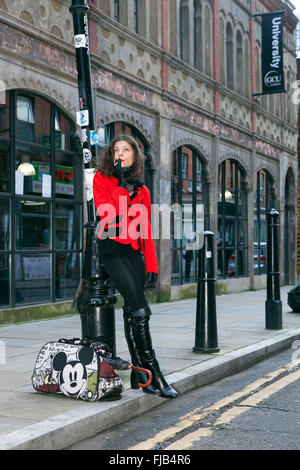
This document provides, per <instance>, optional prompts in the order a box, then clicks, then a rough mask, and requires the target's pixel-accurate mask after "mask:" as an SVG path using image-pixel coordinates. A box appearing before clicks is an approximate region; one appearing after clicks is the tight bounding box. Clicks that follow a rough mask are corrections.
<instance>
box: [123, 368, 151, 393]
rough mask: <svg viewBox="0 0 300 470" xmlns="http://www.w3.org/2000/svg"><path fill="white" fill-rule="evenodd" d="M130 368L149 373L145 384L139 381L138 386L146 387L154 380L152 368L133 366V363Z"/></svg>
mask: <svg viewBox="0 0 300 470" xmlns="http://www.w3.org/2000/svg"><path fill="white" fill-rule="evenodd" d="M129 368H130V369H134V370H139V371H141V372H145V374H146V375H148V377H149V378H148V381H147V382H146V383H145V384H141V383H138V386H139V387H141V388H145V387H148V385H150V384H151V382H152V373H151V372H150V370H148V369H143V367H137V366H133V365H132V364H131V365H130V366H129Z"/></svg>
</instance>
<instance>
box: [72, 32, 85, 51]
mask: <svg viewBox="0 0 300 470" xmlns="http://www.w3.org/2000/svg"><path fill="white" fill-rule="evenodd" d="M74 44H75V48H76V49H77V48H78V47H86V36H85V34H77V35H76V36H74Z"/></svg>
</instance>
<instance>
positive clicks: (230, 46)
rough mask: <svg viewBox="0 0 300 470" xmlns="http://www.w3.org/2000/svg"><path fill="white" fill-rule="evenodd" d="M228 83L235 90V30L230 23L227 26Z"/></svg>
mask: <svg viewBox="0 0 300 470" xmlns="http://www.w3.org/2000/svg"><path fill="white" fill-rule="evenodd" d="M226 85H227V86H228V87H229V88H231V89H232V90H233V88H234V80H233V32H232V27H231V24H230V23H227V26H226Z"/></svg>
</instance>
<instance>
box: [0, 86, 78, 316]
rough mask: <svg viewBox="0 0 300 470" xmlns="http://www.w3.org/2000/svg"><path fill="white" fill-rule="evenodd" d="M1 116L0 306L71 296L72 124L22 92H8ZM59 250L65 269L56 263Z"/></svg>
mask: <svg viewBox="0 0 300 470" xmlns="http://www.w3.org/2000/svg"><path fill="white" fill-rule="evenodd" d="M7 116H9V121H10V124H11V129H10V125H8V121H7ZM0 117H1V125H2V126H3V127H4V129H5V133H2V134H0V155H2V156H3V160H2V161H3V164H2V165H1V168H0V291H1V294H0V306H12V307H14V306H16V305H24V304H25V305H26V304H33V303H40V302H53V301H55V300H56V299H62V298H69V299H70V298H73V296H74V294H75V291H76V288H77V286H78V283H79V280H80V269H81V258H82V242H81V238H82V232H83V231H82V230H81V224H82V217H81V213H82V196H81V188H82V171H81V158H79V157H80V154H79V153H78V147H77V146H76V138H75V137H76V134H75V129H76V128H75V125H74V123H73V122H72V121H71V120H70V119H69V118H68V117H67V116H66V115H65V114H64V113H63V112H62V111H61V110H60V109H59V108H58V107H57V106H56V105H54V104H53V103H51V102H50V101H47V100H46V99H44V98H42V97H41V96H39V95H35V94H29V93H28V92H25V91H24V92H22V91H11V92H9V93H8V94H7V99H6V105H3V106H0ZM11 130H12V132H11ZM6 161H8V162H9V163H8V165H7V166H6V165H5V164H4V163H5V162H6ZM74 174H76V181H75V180H74ZM62 219H63V220H65V219H67V222H64V223H63V222H62V221H61V220H62ZM61 226H63V227H64V229H65V231H62V230H61ZM59 241H62V244H61V245H59V243H58V242H59ZM62 250H63V251H64V253H65V254H66V257H65V263H66V264H65V271H64V273H65V274H60V272H59V270H57V267H56V260H57V257H58V256H59V255H60V254H61V251H62ZM74 267H75V268H74ZM66 273H67V274H66ZM62 276H64V277H63V279H64V281H63V282H60V280H61V277H62ZM4 287H5V290H4Z"/></svg>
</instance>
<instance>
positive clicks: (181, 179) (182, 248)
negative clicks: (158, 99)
mask: <svg viewBox="0 0 300 470" xmlns="http://www.w3.org/2000/svg"><path fill="white" fill-rule="evenodd" d="M171 195H172V196H171V204H172V211H171V214H170V218H171V220H170V222H171V231H170V235H171V240H170V249H171V256H170V263H171V266H170V268H171V281H172V284H183V283H190V282H196V275H197V252H198V246H197V242H196V241H197V237H195V234H199V233H203V231H204V227H205V228H206V229H208V227H209V225H208V224H209V221H208V214H209V207H208V206H209V204H208V200H207V196H208V191H207V184H206V179H205V176H204V165H203V162H202V159H201V156H200V155H199V154H198V153H197V152H196V151H195V150H194V149H192V148H190V147H188V146H183V147H179V148H178V149H177V150H176V151H175V152H174V153H173V155H172V182H171ZM205 201H206V202H205ZM204 202H205V204H204Z"/></svg>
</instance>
